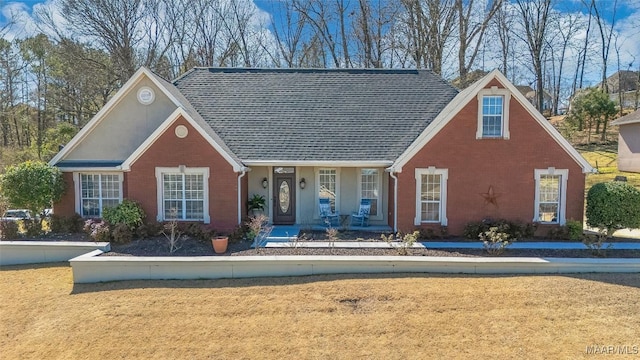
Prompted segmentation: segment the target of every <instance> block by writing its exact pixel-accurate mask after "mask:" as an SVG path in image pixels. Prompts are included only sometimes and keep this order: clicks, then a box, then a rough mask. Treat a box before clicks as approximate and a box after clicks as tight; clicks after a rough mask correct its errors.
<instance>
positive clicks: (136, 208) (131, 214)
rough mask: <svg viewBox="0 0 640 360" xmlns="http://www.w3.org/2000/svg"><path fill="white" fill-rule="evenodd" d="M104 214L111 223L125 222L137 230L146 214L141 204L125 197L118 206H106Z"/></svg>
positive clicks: (130, 227)
mask: <svg viewBox="0 0 640 360" xmlns="http://www.w3.org/2000/svg"><path fill="white" fill-rule="evenodd" d="M102 216H103V218H104V220H105V221H106V222H108V223H109V224H111V225H117V224H125V225H127V226H128V227H129V229H131V230H135V229H136V228H137V227H138V226H140V225H141V224H142V220H143V219H144V217H145V214H144V210H142V207H141V206H140V204H138V203H137V202H135V201H132V200H128V199H125V200H123V201H122V203H120V204H118V206H116V207H112V208H105V209H104V210H103V211H102Z"/></svg>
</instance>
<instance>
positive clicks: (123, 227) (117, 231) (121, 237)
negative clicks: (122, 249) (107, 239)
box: [111, 223, 133, 244]
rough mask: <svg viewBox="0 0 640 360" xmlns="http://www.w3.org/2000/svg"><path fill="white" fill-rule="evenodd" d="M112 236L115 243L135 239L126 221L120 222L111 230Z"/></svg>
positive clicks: (124, 242)
mask: <svg viewBox="0 0 640 360" xmlns="http://www.w3.org/2000/svg"><path fill="white" fill-rule="evenodd" d="M111 238H112V241H113V242H114V243H115V244H127V243H130V242H131V240H133V231H131V229H130V228H129V226H128V225H127V224H125V223H119V224H117V225H115V226H114V227H113V230H111Z"/></svg>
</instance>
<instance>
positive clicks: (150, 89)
mask: <svg viewBox="0 0 640 360" xmlns="http://www.w3.org/2000/svg"><path fill="white" fill-rule="evenodd" d="M50 164H51V165H54V166H57V167H59V168H60V169H61V170H62V171H63V173H64V177H65V180H66V182H67V184H68V188H69V191H67V193H66V194H65V195H64V197H63V198H62V199H61V200H60V201H59V202H58V203H57V204H55V212H56V213H57V214H61V215H70V214H73V213H74V212H77V213H79V214H80V215H82V216H85V217H92V216H94V217H99V216H100V215H101V212H102V208H103V207H105V206H112V205H114V204H117V203H118V202H120V201H122V199H123V198H130V199H133V200H136V201H138V202H139V203H140V204H141V205H142V206H143V208H144V210H145V212H146V214H147V217H148V218H151V219H156V220H158V221H163V220H167V219H170V218H177V219H179V220H184V221H200V222H204V223H208V224H212V226H214V227H215V228H217V229H219V230H222V231H229V230H231V229H232V228H234V227H235V226H236V225H237V224H239V223H240V222H241V221H242V219H243V218H244V217H246V214H247V209H246V202H247V199H248V198H249V197H250V196H252V195H254V194H260V195H263V196H265V198H267V199H268V201H267V202H268V204H267V209H266V211H265V212H266V215H267V216H269V217H270V219H271V221H272V222H273V223H274V224H300V225H304V224H319V223H320V222H321V221H320V217H319V206H318V203H319V199H320V198H328V199H330V205H331V207H332V209H334V210H336V211H339V212H340V213H341V214H343V215H348V214H350V213H351V212H352V211H356V210H357V209H358V206H359V203H360V201H361V199H369V200H370V203H371V214H370V224H371V225H378V226H387V227H388V228H390V229H393V230H400V231H403V232H406V231H411V230H413V229H414V228H416V227H435V228H439V227H440V226H446V227H447V228H448V230H449V233H451V234H461V233H462V231H463V229H464V226H465V225H466V224H467V223H468V222H470V221H479V220H482V219H485V218H507V219H513V220H521V221H523V222H531V221H535V222H540V223H543V224H549V225H551V226H554V225H561V224H564V223H565V221H566V220H568V219H574V220H578V221H580V220H581V219H582V214H583V208H584V207H583V201H584V186H585V174H586V173H589V172H592V171H593V168H592V167H591V166H590V165H589V164H588V163H587V161H585V159H584V158H583V157H582V156H581V155H580V154H579V153H578V152H577V151H576V150H575V149H574V148H573V147H571V145H570V144H569V143H568V142H567V141H566V140H565V139H564V138H563V137H562V136H561V135H560V134H559V133H558V131H556V129H554V128H553V127H552V126H551V125H550V124H549V122H548V121H547V120H546V119H545V118H544V117H543V116H542V115H541V114H540V113H539V112H538V111H537V110H536V109H535V108H534V107H533V105H531V103H530V102H529V101H527V99H526V98H525V97H524V96H523V95H522V94H521V93H520V92H519V91H518V90H517V89H516V88H515V87H514V86H513V84H511V83H510V82H509V81H508V80H507V79H506V78H505V77H504V76H503V75H502V74H501V73H500V72H499V71H492V72H491V73H489V74H487V75H486V76H484V77H483V78H482V79H480V80H478V81H477V82H476V83H474V84H473V85H471V86H469V87H468V88H466V89H465V90H463V91H461V92H458V91H457V90H456V89H455V88H453V87H452V86H451V85H449V84H447V83H446V82H445V81H444V80H442V79H441V78H439V77H438V76H437V75H435V74H434V73H432V72H430V71H425V70H381V69H361V70H352V69H331V70H326V69H322V70H321V69H246V68H233V69H232V68H194V69H192V70H190V71H188V72H187V73H185V74H184V75H182V76H181V77H179V78H177V79H176V80H174V81H173V82H169V81H167V80H164V79H162V78H161V77H159V76H158V75H156V74H154V73H153V72H151V71H149V70H148V69H146V68H141V69H140V70H138V71H137V72H136V73H135V74H134V75H133V77H132V78H131V79H130V80H129V81H128V82H127V83H126V84H124V86H123V87H122V89H120V90H119V91H118V92H117V93H116V94H115V96H114V97H113V98H112V99H111V100H110V101H109V102H108V103H107V104H106V105H105V106H104V108H103V109H101V110H100V111H99V112H98V113H97V114H96V115H95V117H94V118H93V119H92V120H91V121H90V122H89V123H88V124H87V125H86V126H85V127H84V128H83V129H82V130H81V131H80V132H79V133H78V134H77V135H76V136H75V137H74V138H73V139H72V140H71V141H70V142H69V144H67V146H65V147H64V148H63V149H62V150H61V151H60V153H58V154H57V155H56V156H55V157H54V158H53V159H52V160H51V162H50Z"/></svg>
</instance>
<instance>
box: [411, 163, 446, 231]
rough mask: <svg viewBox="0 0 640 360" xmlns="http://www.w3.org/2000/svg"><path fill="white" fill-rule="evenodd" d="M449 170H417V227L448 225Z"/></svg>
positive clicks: (431, 168) (432, 168)
mask: <svg viewBox="0 0 640 360" xmlns="http://www.w3.org/2000/svg"><path fill="white" fill-rule="evenodd" d="M448 173H449V172H448V170H447V169H436V168H435V167H429V168H427V169H416V217H415V221H414V223H415V225H420V224H423V223H439V224H442V225H447V217H446V214H447V210H446V209H447V178H448Z"/></svg>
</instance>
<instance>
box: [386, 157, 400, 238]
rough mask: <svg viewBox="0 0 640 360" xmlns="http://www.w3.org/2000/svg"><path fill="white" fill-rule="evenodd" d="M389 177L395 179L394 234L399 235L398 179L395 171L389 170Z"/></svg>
mask: <svg viewBox="0 0 640 360" xmlns="http://www.w3.org/2000/svg"><path fill="white" fill-rule="evenodd" d="M387 171H389V176H391V178H392V179H393V233H394V234H397V233H398V177H397V176H396V175H394V169H392V168H388V169H387Z"/></svg>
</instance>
